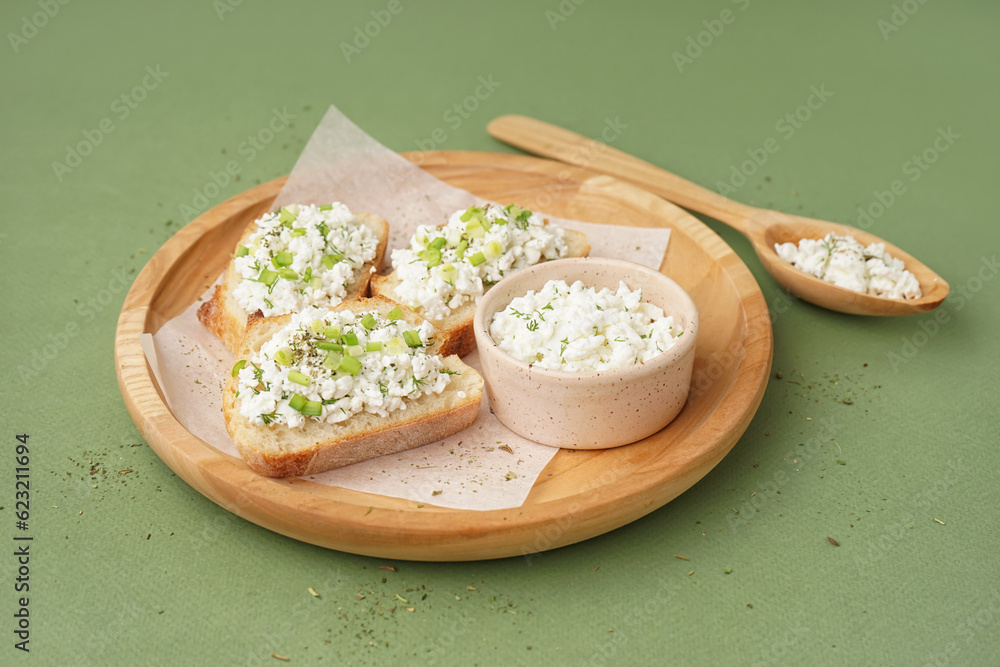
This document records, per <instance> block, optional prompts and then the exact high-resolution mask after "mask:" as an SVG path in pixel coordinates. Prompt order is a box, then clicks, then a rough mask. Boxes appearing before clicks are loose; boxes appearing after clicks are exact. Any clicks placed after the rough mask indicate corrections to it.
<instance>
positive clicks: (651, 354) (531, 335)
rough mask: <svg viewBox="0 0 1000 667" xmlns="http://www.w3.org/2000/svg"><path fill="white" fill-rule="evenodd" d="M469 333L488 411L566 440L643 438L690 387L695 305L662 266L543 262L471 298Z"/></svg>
mask: <svg viewBox="0 0 1000 667" xmlns="http://www.w3.org/2000/svg"><path fill="white" fill-rule="evenodd" d="M473 333H474V334H475V337H476V347H477V348H478V351H479V361H480V364H481V366H482V371H481V372H482V375H483V379H484V380H485V383H486V394H487V397H488V398H489V404H490V410H491V411H492V412H493V414H495V415H496V417H497V418H498V419H499V420H500V421H501V422H503V423H504V425H506V426H507V427H508V428H510V429H511V430H512V431H514V432H515V433H518V434H519V435H522V436H524V437H526V438H529V439H530V440H534V441H535V442H540V443H542V444H545V445H552V446H555V447H564V448H567V449H603V448H606V447H618V446H620V445H627V444H629V443H631V442H635V441H637V440H641V439H643V438H646V437H648V436H650V435H652V434H654V433H656V432H658V431H660V430H662V429H663V428H665V427H667V425H668V424H670V422H671V421H673V419H674V418H675V417H676V416H677V415H678V414H679V413H680V412H681V410H682V408H683V407H684V404H685V402H686V401H687V396H688V392H689V390H690V388H691V374H692V370H693V368H694V357H695V343H696V340H697V336H698V309H697V307H696V306H695V303H694V301H693V300H692V299H691V297H690V295H688V294H687V292H685V291H684V289H683V288H682V287H681V286H680V285H678V284H677V283H676V282H674V281H673V280H671V279H670V278H668V277H667V276H665V275H663V274H662V273H660V272H659V271H656V270H654V269H650V268H648V267H645V266H642V265H639V264H635V263H633V262H627V261H623V260H616V259H605V258H596V257H590V258H574V259H557V260H554V261H551V262H543V263H541V264H538V265H535V266H533V267H530V268H527V269H524V270H522V271H518V272H516V273H514V274H512V275H510V276H508V277H506V278H504V279H503V280H502V281H500V282H499V283H498V284H497V285H496V286H495V287H493V289H491V290H489V291H488V292H487V293H486V294H485V295H484V296H483V298H482V299H481V300H480V301H479V305H478V307H477V309H476V317H475V322H474V323H473Z"/></svg>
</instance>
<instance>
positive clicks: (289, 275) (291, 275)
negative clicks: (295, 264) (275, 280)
mask: <svg viewBox="0 0 1000 667" xmlns="http://www.w3.org/2000/svg"><path fill="white" fill-rule="evenodd" d="M278 275H279V276H281V277H282V278H284V279H285V280H298V279H299V274H298V273H296V272H295V269H287V268H284V267H282V268H280V269H278Z"/></svg>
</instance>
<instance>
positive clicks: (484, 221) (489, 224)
mask: <svg viewBox="0 0 1000 667" xmlns="http://www.w3.org/2000/svg"><path fill="white" fill-rule="evenodd" d="M479 224H481V225H482V226H483V229H485V230H486V231H490V228H492V227H493V223H492V222H490V221H489V220H487V219H486V218H481V219H480V220H479Z"/></svg>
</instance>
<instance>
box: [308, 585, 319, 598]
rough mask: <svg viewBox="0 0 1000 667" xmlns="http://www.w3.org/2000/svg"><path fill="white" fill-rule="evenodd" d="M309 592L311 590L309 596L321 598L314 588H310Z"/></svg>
mask: <svg viewBox="0 0 1000 667" xmlns="http://www.w3.org/2000/svg"><path fill="white" fill-rule="evenodd" d="M308 590H309V595H311V596H313V597H314V598H318V597H319V593H317V592H316V590H315V589H314V588H313V587H312V586H310V587H309V589H308Z"/></svg>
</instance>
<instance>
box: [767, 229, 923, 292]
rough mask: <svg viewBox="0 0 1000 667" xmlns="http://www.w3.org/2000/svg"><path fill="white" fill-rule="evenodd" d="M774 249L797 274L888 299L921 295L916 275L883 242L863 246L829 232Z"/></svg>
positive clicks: (778, 245)
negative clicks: (890, 253)
mask: <svg viewBox="0 0 1000 667" xmlns="http://www.w3.org/2000/svg"><path fill="white" fill-rule="evenodd" d="M774 250H775V251H776V252H777V253H778V256H779V257H781V259H783V260H785V261H786V262H788V263H790V264H791V265H792V266H794V267H795V268H797V269H799V270H800V271H804V272H805V273H808V274H809V275H812V276H816V277H817V278H819V279H821V280H824V281H826V282H828V283H833V284H834V285H837V286H839V287H846V288H847V289H849V290H854V291H855V292H861V293H862V294H871V295H873V296H882V297H888V298H890V299H918V298H920V295H921V292H920V284H919V283H918V282H917V278H916V276H914V275H913V274H912V273H910V272H909V271H907V270H906V268H905V266H904V265H903V262H902V260H899V259H896V258H894V257H892V256H891V255H889V253H887V252H886V251H885V244H884V243H872V244H871V245H869V246H867V247H865V246H863V245H861V244H860V243H858V242H857V241H856V240H854V238H853V237H850V236H837V235H835V234H833V233H832V232H831V233H829V234H827V235H826V236H825V237H824V238H822V239H802V240H801V241H799V245H798V246H796V245H795V244H794V243H780V244H778V243H776V244H775V245H774Z"/></svg>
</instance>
